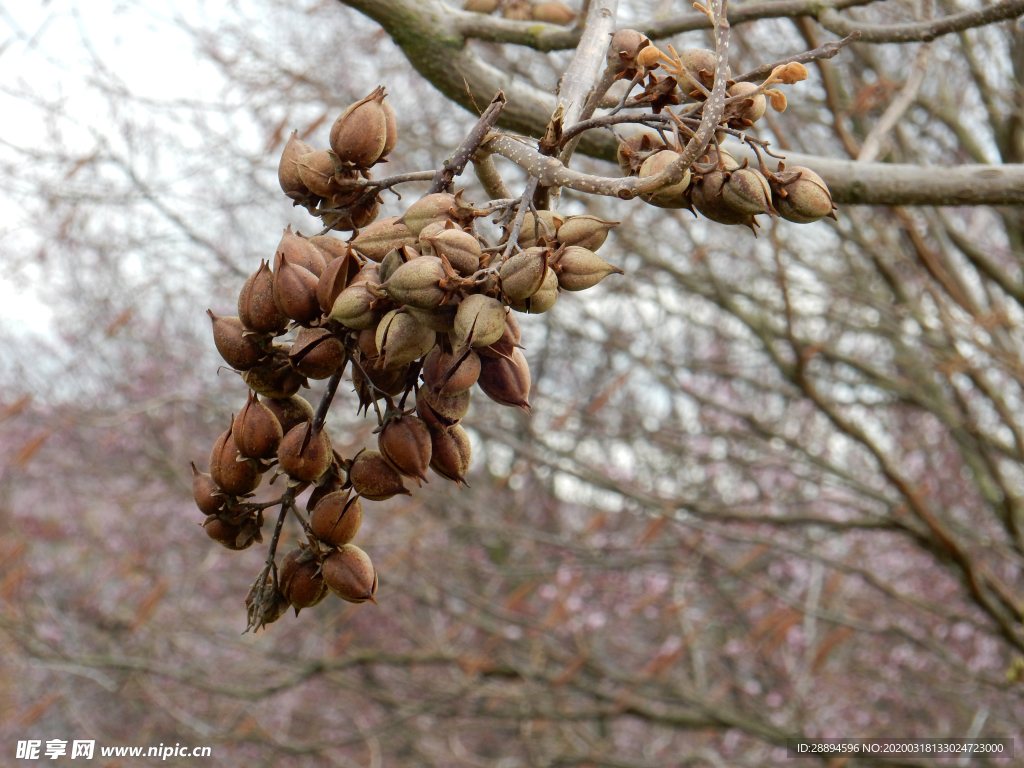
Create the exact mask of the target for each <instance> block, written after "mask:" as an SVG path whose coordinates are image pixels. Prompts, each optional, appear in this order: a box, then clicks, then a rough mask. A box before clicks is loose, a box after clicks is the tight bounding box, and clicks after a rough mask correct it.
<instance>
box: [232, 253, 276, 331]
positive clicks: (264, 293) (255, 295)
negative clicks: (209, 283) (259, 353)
mask: <svg viewBox="0 0 1024 768" xmlns="http://www.w3.org/2000/svg"><path fill="white" fill-rule="evenodd" d="M238 319H239V320H241V321H242V325H244V326H245V327H246V328H249V329H251V330H253V331H255V332H256V333H273V334H277V333H280V332H281V331H283V330H284V329H285V327H286V326H287V325H288V316H287V315H286V314H284V312H282V311H281V310H280V309H278V308H277V302H276V301H274V273H273V272H271V271H270V264H269V263H267V262H266V261H261V262H260V268H259V269H257V270H256V272H254V273H253V274H252V275H250V276H249V279H248V280H246V281H245V285H244V286H242V290H241V292H240V293H239V294H238Z"/></svg>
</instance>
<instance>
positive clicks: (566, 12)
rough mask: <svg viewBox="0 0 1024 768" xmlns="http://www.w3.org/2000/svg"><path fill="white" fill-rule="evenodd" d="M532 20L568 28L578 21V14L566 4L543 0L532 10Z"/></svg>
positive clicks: (556, 0)
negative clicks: (567, 26)
mask: <svg viewBox="0 0 1024 768" xmlns="http://www.w3.org/2000/svg"><path fill="white" fill-rule="evenodd" d="M530 18H532V19H533V20H534V21H543V22H546V23H547V24H558V25H560V26H563V27H564V26H566V25H568V24H572V23H573V22H574V21H575V20H576V14H575V13H574V12H573V10H572V8H570V7H569V6H568V5H566V4H565V3H561V2H558V0H541V2H538V3H534V4H533V7H532V8H531V9H530Z"/></svg>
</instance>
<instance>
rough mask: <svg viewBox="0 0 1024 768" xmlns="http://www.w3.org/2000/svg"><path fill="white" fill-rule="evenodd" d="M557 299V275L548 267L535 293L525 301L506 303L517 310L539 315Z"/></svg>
mask: <svg viewBox="0 0 1024 768" xmlns="http://www.w3.org/2000/svg"><path fill="white" fill-rule="evenodd" d="M557 300H558V275H556V274H555V271H554V270H553V269H552V268H551V267H548V269H547V272H545V273H544V282H543V283H541V284H540V288H539V289H538V290H537V292H536V293H535V294H533V295H532V296H531V297H530V298H528V299H526V300H525V301H509V303H508V305H509V306H510V307H512V309H514V310H516V311H517V312H528V313H530V314H531V315H539V314H541V313H542V312H547V311H548V310H549V309H551V308H552V307H553V306H555V302H556V301H557Z"/></svg>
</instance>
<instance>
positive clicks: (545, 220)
mask: <svg viewBox="0 0 1024 768" xmlns="http://www.w3.org/2000/svg"><path fill="white" fill-rule="evenodd" d="M564 222H565V217H564V216H562V215H560V214H557V213H555V212H553V211H538V212H537V216H534V215H533V213H530V212H528V213H527V214H526V215H525V216H523V225H522V226H521V227H520V228H519V237H518V238H517V239H516V242H517V243H519V247H520V248H523V249H526V248H533V247H534V246H535V245H537V244H538V243H539V242H540V239H541V238H547V240H548V242H554V240H555V235H556V233H557V232H558V228H559V227H560V226H562V224H563V223H564Z"/></svg>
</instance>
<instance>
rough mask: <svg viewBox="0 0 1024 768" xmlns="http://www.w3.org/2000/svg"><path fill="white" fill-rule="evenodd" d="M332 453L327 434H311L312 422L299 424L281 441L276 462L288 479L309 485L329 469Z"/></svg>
mask: <svg viewBox="0 0 1024 768" xmlns="http://www.w3.org/2000/svg"><path fill="white" fill-rule="evenodd" d="M333 460H334V452H333V450H332V448H331V439H330V438H329V437H328V436H327V432H326V431H324V430H322V429H321V430H320V431H319V432H316V433H314V432H313V422H311V421H308V422H306V423H305V424H299V425H298V426H295V427H292V429H291V431H289V432H288V434H286V435H285V436H284V439H283V440H281V445H280V446H278V449H277V462H278V464H280V466H281V469H282V470H283V471H284V472H286V473H288V476H289V477H292V478H294V479H296V480H302V481H304V482H307V483H311V482H313V481H314V480H316V479H317V478H319V477H320V476H321V475H322V474H323V473H324V472H326V471H327V470H328V469H330V467H331V462H332V461H333Z"/></svg>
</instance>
